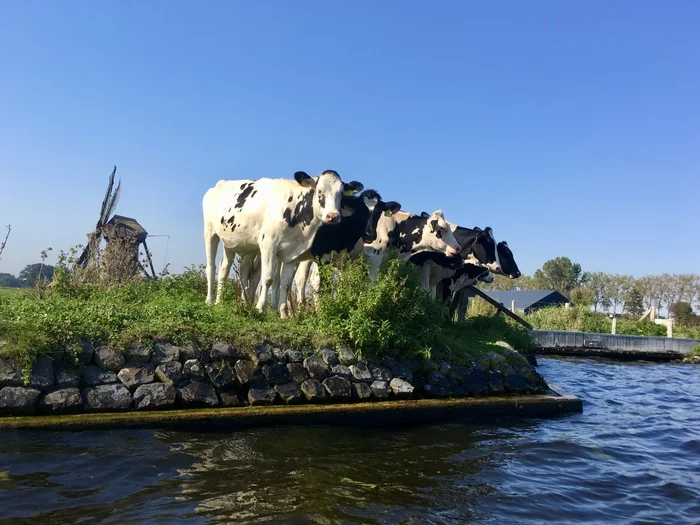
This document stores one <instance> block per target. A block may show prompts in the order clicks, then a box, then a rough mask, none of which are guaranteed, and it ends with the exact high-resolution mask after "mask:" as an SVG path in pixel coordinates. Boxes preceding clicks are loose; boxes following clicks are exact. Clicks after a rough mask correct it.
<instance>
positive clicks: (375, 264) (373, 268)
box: [369, 257, 382, 282]
mask: <svg viewBox="0 0 700 525" xmlns="http://www.w3.org/2000/svg"><path fill="white" fill-rule="evenodd" d="M381 264H382V259H381V257H370V258H369V279H370V281H372V282H374V281H375V280H376V279H377V274H378V273H379V267H380V266H381Z"/></svg>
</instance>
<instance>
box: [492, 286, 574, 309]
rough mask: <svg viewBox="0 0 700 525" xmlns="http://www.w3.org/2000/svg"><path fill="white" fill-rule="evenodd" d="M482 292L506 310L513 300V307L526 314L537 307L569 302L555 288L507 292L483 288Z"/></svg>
mask: <svg viewBox="0 0 700 525" xmlns="http://www.w3.org/2000/svg"><path fill="white" fill-rule="evenodd" d="M484 293H486V295H488V296H489V297H490V298H491V299H493V300H494V301H497V302H499V303H501V304H502V305H503V306H505V307H506V308H508V310H510V309H511V306H512V304H513V301H515V309H516V310H520V311H523V310H524V311H525V313H526V314H529V313H530V312H532V311H533V310H537V309H538V308H545V307H547V306H562V305H564V304H566V303H568V302H570V301H569V299H567V298H566V297H565V296H563V295H562V294H560V293H559V292H557V291H556V290H521V291H516V290H513V291H508V292H502V291H499V290H484Z"/></svg>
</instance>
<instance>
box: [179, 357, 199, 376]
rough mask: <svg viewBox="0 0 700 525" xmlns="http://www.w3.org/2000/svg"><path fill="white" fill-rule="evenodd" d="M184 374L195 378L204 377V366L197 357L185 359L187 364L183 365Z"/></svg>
mask: <svg viewBox="0 0 700 525" xmlns="http://www.w3.org/2000/svg"><path fill="white" fill-rule="evenodd" d="M182 374H183V375H186V376H189V377H191V378H193V379H202V378H204V368H202V364H201V363H200V362H199V361H198V360H197V359H188V360H187V361H185V366H183V367H182Z"/></svg>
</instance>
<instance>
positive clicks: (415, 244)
mask: <svg viewBox="0 0 700 525" xmlns="http://www.w3.org/2000/svg"><path fill="white" fill-rule="evenodd" d="M389 247H395V248H396V249H397V250H398V257H399V259H400V260H402V261H404V262H405V261H408V260H409V259H410V258H411V257H412V256H413V255H415V254H417V253H421V252H426V251H432V252H439V253H443V254H445V255H446V256H448V257H453V256H457V255H459V253H460V249H461V247H460V244H459V242H458V241H457V239H455V236H454V234H453V233H452V228H451V227H450V224H449V223H448V222H447V221H446V220H445V216H444V215H443V213H442V211H440V210H437V211H435V212H433V213H432V215H428V214H427V213H425V212H423V213H422V214H421V215H413V214H412V213H407V212H404V211H399V212H397V213H394V214H391V215H390V216H387V215H386V214H382V216H381V217H380V218H379V222H378V223H377V239H376V240H375V241H374V242H371V243H366V244H365V246H364V252H365V254H367V257H368V259H369V272H370V277H371V278H372V279H374V278H376V276H377V272H378V271H379V266H380V265H381V263H382V261H383V260H384V258H385V257H386V255H387V250H388V248H389Z"/></svg>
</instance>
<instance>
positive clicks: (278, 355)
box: [272, 348, 287, 365]
mask: <svg viewBox="0 0 700 525" xmlns="http://www.w3.org/2000/svg"><path fill="white" fill-rule="evenodd" d="M272 358H273V359H274V360H275V362H276V363H277V364H280V365H286V364H287V356H286V354H285V353H284V352H283V351H282V349H281V348H273V349H272Z"/></svg>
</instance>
